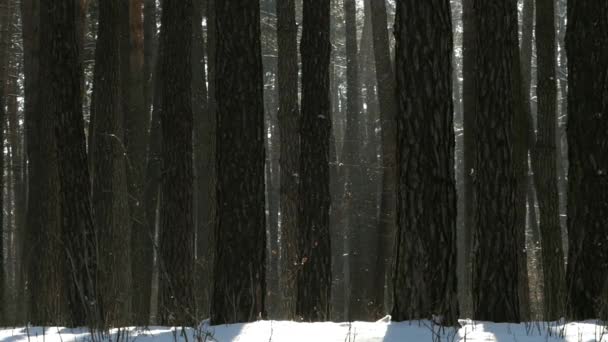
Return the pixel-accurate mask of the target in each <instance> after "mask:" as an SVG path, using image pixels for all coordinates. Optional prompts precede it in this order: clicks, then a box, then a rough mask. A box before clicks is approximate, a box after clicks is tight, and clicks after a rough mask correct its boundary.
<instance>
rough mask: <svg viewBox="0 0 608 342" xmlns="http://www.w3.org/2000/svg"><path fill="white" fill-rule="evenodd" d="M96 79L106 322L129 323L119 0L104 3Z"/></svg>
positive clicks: (94, 153) (95, 169)
mask: <svg viewBox="0 0 608 342" xmlns="http://www.w3.org/2000/svg"><path fill="white" fill-rule="evenodd" d="M98 9H99V25H98V32H97V37H98V38H97V46H96V48H95V51H96V57H95V76H94V84H93V93H94V95H93V96H94V97H95V103H94V109H93V110H94V112H95V115H94V120H95V121H94V124H93V127H94V130H93V132H92V134H93V138H92V140H91V141H92V146H91V149H90V151H91V152H90V155H91V158H92V163H91V165H92V174H93V177H92V180H93V187H92V201H93V210H94V219H95V228H96V235H97V240H98V242H99V249H98V252H99V272H100V277H99V281H100V283H99V284H100V287H99V291H100V294H101V297H102V299H103V302H102V303H101V305H102V311H103V315H104V317H103V319H104V322H105V323H106V324H108V325H112V326H121V325H124V324H126V323H127V322H128V321H129V318H130V310H131V298H130V292H131V269H130V268H129V267H124V265H130V261H131V260H130V257H131V255H130V254H131V253H130V251H131V244H130V241H131V235H130V234H131V227H130V224H129V222H130V221H129V202H128V197H127V178H126V176H127V174H126V161H125V150H124V140H123V137H124V134H125V131H124V120H125V116H124V114H123V102H122V96H123V91H122V90H123V89H121V85H122V84H121V82H122V77H127V75H123V74H122V73H121V71H122V70H120V63H121V56H120V54H121V51H120V42H121V38H120V36H121V32H120V21H121V19H122V20H124V19H126V18H125V17H128V16H126V15H125V16H123V14H122V12H121V6H120V3H119V1H104V0H102V1H100V2H99V7H98Z"/></svg>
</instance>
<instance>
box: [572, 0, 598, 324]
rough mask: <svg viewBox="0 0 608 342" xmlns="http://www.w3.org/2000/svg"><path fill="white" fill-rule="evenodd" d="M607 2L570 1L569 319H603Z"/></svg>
mask: <svg viewBox="0 0 608 342" xmlns="http://www.w3.org/2000/svg"><path fill="white" fill-rule="evenodd" d="M606 32H608V2H605V1H595V2H580V1H569V2H568V31H567V33H566V51H567V54H568V70H569V71H568V88H569V91H568V145H569V150H568V157H569V158H568V159H569V169H568V181H569V184H568V241H569V252H568V253H569V254H568V266H567V267H568V270H567V275H566V277H567V291H568V294H567V298H568V303H567V310H566V311H567V315H568V317H569V318H571V319H574V320H583V319H590V318H596V317H598V316H600V315H602V316H605V315H606V313H607V312H608V310H606V309H607V308H608V304H606V298H605V297H603V295H604V294H605V293H603V292H602V291H603V290H604V286H605V284H606V282H607V276H608V249H606V247H605V244H606V242H607V241H606V237H607V236H608V234H607V227H608V216H607V215H606V212H608V138H607V135H606V132H608V101H606V99H607V98H608V35H607V34H606Z"/></svg>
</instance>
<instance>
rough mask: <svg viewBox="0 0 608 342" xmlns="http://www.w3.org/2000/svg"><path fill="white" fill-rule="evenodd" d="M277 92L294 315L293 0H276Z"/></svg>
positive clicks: (284, 266)
mask: <svg viewBox="0 0 608 342" xmlns="http://www.w3.org/2000/svg"><path fill="white" fill-rule="evenodd" d="M276 5H277V7H276V11H277V47H278V51H277V52H278V67H277V68H278V73H277V83H278V96H279V112H278V114H277V117H278V121H279V139H280V149H281V150H280V167H281V176H280V179H281V189H280V201H281V203H280V207H281V209H280V210H281V259H280V260H281V265H280V268H281V275H280V289H281V300H282V302H283V306H282V309H281V311H280V312H281V315H282V316H283V317H284V318H287V319H293V318H294V317H295V298H296V293H295V292H296V282H295V280H296V279H295V277H296V269H295V265H296V264H297V259H296V258H297V255H296V254H297V253H296V235H297V229H298V226H297V223H298V221H297V219H298V205H299V201H298V162H299V158H300V136H299V135H300V133H299V129H298V127H299V125H298V124H299V119H300V109H299V106H298V39H297V38H298V27H297V25H296V6H295V1H294V0H286V1H277V2H276Z"/></svg>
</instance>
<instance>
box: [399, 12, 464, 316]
mask: <svg viewBox="0 0 608 342" xmlns="http://www.w3.org/2000/svg"><path fill="white" fill-rule="evenodd" d="M395 34H396V35H395V37H396V43H397V46H396V50H395V51H396V59H395V69H396V70H397V84H396V86H397V104H398V112H397V120H398V125H397V126H398V130H397V137H398V140H397V146H398V158H397V159H398V161H399V163H398V164H397V175H398V178H397V179H398V189H399V191H398V192H397V245H396V246H397V247H396V251H395V273H394V277H393V279H394V284H393V288H394V291H395V293H394V302H395V304H394V307H393V311H392V317H393V319H395V320H397V321H403V320H411V319H424V318H430V317H432V315H437V316H439V317H441V321H440V323H442V324H455V323H456V320H457V318H458V299H457V288H456V285H457V284H456V184H455V178H454V167H453V161H454V129H453V109H454V108H453V103H452V48H453V42H452V19H451V11H450V3H449V1H448V0H433V1H425V2H420V1H416V0H400V1H398V2H397V18H396V25H395ZM437 245H440V246H441V248H437Z"/></svg>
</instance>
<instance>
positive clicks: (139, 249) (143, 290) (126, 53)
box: [121, 0, 152, 324]
mask: <svg viewBox="0 0 608 342" xmlns="http://www.w3.org/2000/svg"><path fill="white" fill-rule="evenodd" d="M143 5H144V2H143V0H133V1H128V11H126V12H127V13H121V15H122V16H123V17H125V21H127V23H128V30H127V32H122V34H123V35H126V37H124V38H123V39H125V38H126V39H128V47H127V49H126V50H123V51H121V62H127V71H128V73H126V74H123V75H122V84H123V87H124V86H126V89H124V88H123V89H124V92H123V94H124V95H125V97H124V98H123V103H124V106H123V108H124V110H125V111H124V133H125V145H126V149H127V157H128V159H127V160H128V163H127V164H126V165H127V169H126V170H127V181H128V199H129V210H130V220H131V265H132V266H131V272H132V277H133V280H132V285H133V286H132V297H131V298H130V300H131V302H132V309H135V310H137V309H139V308H142V307H143V306H144V305H146V304H145V303H144V302H148V303H149V301H150V295H149V291H148V290H147V288H148V287H149V286H150V283H144V282H142V280H145V276H143V274H142V272H146V271H147V270H144V267H146V268H147V269H148V270H149V268H150V267H151V266H152V262H151V260H150V258H149V256H148V255H147V253H146V252H145V250H146V248H147V247H146V246H143V245H144V244H149V242H150V239H149V238H148V236H149V235H148V227H147V225H146V214H145V201H144V190H145V186H146V184H145V171H146V163H147V148H148V131H149V126H150V113H149V107H148V105H147V103H146V101H147V98H146V97H147V95H146V91H147V90H146V86H147V79H146V78H147V76H148V74H147V73H146V71H147V70H146V69H145V67H146V64H145V51H144V45H145V42H144V15H143V14H144V7H143ZM123 8H124V7H123ZM148 305H149V304H148ZM138 311H139V310H138ZM133 313H134V314H133V315H132V317H137V318H136V319H137V321H138V322H137V323H138V324H145V323H147V320H145V319H140V318H141V317H139V314H138V313H137V312H136V311H133ZM129 318H131V316H130V317H129Z"/></svg>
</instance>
